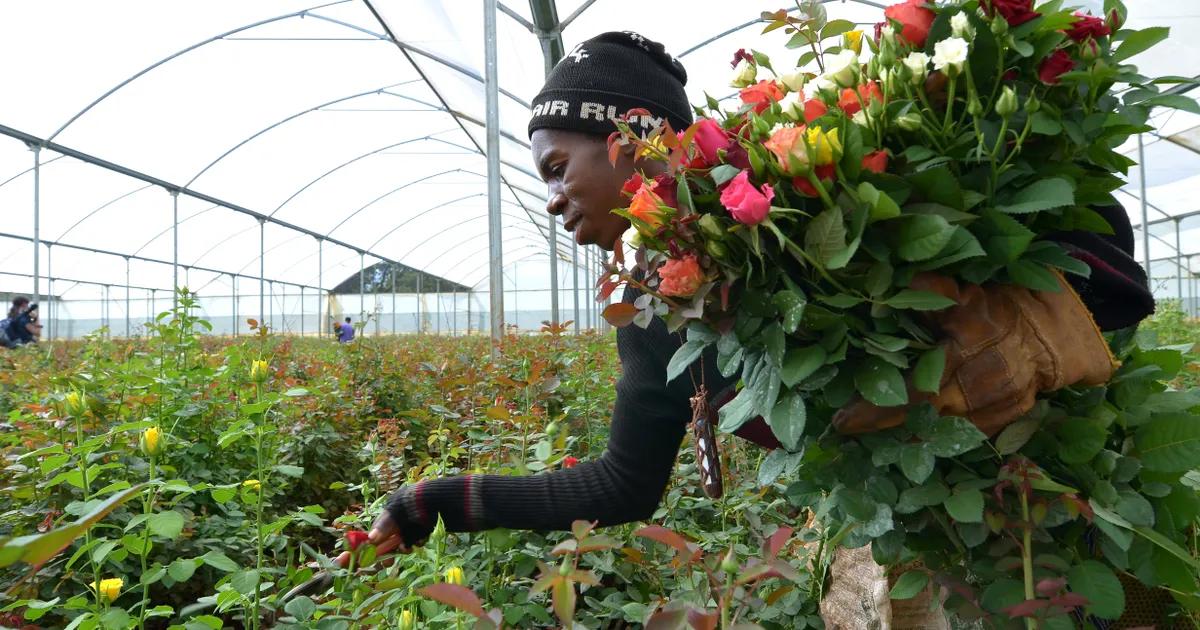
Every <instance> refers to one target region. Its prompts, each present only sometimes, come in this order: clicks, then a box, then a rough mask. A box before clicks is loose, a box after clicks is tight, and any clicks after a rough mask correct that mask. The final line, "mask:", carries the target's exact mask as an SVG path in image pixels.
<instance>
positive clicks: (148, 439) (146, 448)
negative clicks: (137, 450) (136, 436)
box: [141, 427, 167, 457]
mask: <svg viewBox="0 0 1200 630" xmlns="http://www.w3.org/2000/svg"><path fill="white" fill-rule="evenodd" d="M166 442H167V441H166V438H164V437H163V436H162V432H161V431H159V429H158V427H150V428H149V429H146V430H145V431H142V441H141V446H142V452H143V453H145V454H146V456H147V457H154V456H157V455H161V454H162V452H163V449H164V448H165V447H166V445H167V444H166Z"/></svg>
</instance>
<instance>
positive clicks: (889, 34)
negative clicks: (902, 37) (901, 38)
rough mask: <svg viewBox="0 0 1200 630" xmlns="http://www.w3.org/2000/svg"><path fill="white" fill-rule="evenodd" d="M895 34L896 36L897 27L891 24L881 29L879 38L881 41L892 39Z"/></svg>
mask: <svg viewBox="0 0 1200 630" xmlns="http://www.w3.org/2000/svg"><path fill="white" fill-rule="evenodd" d="M895 36H896V29H894V28H892V25H891V24H889V25H887V26H885V27H883V28H881V29H879V40H880V41H884V40H890V39H892V38H893V37H895Z"/></svg>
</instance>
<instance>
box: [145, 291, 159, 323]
mask: <svg viewBox="0 0 1200 630" xmlns="http://www.w3.org/2000/svg"><path fill="white" fill-rule="evenodd" d="M157 301H158V289H150V303H149V304H147V305H146V306H147V309H146V310H148V311H149V313H147V314H148V315H149V317H147V318H146V319H147V320H148V321H154V309H155V305H154V303H155V302H157Z"/></svg>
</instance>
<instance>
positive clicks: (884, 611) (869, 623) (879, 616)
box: [821, 545, 950, 630]
mask: <svg viewBox="0 0 1200 630" xmlns="http://www.w3.org/2000/svg"><path fill="white" fill-rule="evenodd" d="M829 573H830V577H829V587H828V588H827V589H826V591H825V597H824V598H823V599H822V600H821V619H823V620H824V621H825V628H826V630H950V623H949V621H948V620H947V619H946V613H945V611H944V610H943V609H942V603H941V601H940V600H939V601H937V602H936V605H934V604H935V603H934V600H935V598H936V597H937V595H936V590H937V589H936V587H935V586H934V585H933V583H932V581H931V582H930V584H929V586H926V587H925V589H924V590H922V591H921V592H920V593H918V594H917V596H916V597H913V598H911V599H902V600H893V599H889V598H888V592H889V591H891V588H892V586H893V585H894V584H895V582H896V579H897V578H899V577H900V575H901V574H902V573H903V571H893V572H892V573H891V575H885V573H884V569H883V567H881V566H879V565H878V564H875V560H874V559H872V558H871V547H870V545H867V546H865V547H860V548H858V549H845V548H839V549H838V550H837V551H836V552H835V554H834V558H833V566H831V567H830V568H829Z"/></svg>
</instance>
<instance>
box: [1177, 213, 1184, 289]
mask: <svg viewBox="0 0 1200 630" xmlns="http://www.w3.org/2000/svg"><path fill="white" fill-rule="evenodd" d="M1175 271H1176V273H1177V274H1178V275H1179V277H1178V278H1176V279H1175V290H1176V291H1177V292H1178V293H1179V301H1180V302H1183V251H1182V248H1181V247H1180V245H1179V219H1175Z"/></svg>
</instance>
